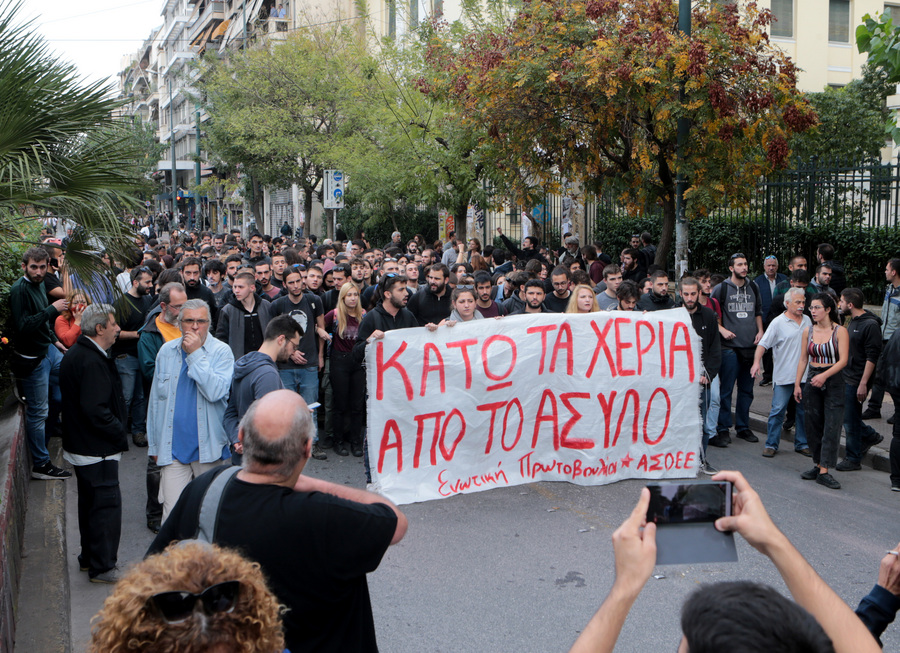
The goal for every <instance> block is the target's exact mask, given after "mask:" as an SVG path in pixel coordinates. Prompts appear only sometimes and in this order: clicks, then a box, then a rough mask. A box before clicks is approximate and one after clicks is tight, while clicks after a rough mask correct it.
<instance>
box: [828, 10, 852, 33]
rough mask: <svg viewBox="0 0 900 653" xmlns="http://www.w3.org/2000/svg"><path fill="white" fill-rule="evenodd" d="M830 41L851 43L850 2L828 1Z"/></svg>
mask: <svg viewBox="0 0 900 653" xmlns="http://www.w3.org/2000/svg"><path fill="white" fill-rule="evenodd" d="M828 40H829V41H830V42H832V43H849V42H850V0H828Z"/></svg>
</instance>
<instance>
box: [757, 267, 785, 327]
mask: <svg viewBox="0 0 900 653" xmlns="http://www.w3.org/2000/svg"><path fill="white" fill-rule="evenodd" d="M787 280H788V278H787V277H786V276H784V275H783V274H781V272H776V273H775V286H776V287H778V284H779V283H781V282H782V281H787ZM753 283H755V284H756V289H757V290H759V299H760V301H761V302H762V315H763V326H768V325H769V322H770V320H769V309H770V308H772V289H771V288H770V287H769V279H768V277H766V275H765V274H761V275H759V276H758V277H756V278H755V279H754V280H753Z"/></svg>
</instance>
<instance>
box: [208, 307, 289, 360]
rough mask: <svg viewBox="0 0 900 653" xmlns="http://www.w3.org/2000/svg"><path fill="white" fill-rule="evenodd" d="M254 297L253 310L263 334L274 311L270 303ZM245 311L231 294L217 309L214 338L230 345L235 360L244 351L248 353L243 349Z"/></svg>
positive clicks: (238, 358)
mask: <svg viewBox="0 0 900 653" xmlns="http://www.w3.org/2000/svg"><path fill="white" fill-rule="evenodd" d="M254 297H255V298H256V305H255V306H254V311H256V313H257V315H259V328H260V330H261V331H262V333H263V334H265V333H266V326H267V325H268V324H269V320H271V319H272V318H273V317H275V315H274V311H272V304H271V302H267V301H263V300H261V299H260V298H259V296H258V295H254ZM246 313H247V309H245V308H244V305H243V304H241V302H239V301H238V300H237V297H235V296H234V295H233V294H232V296H231V297H230V298H229V300H228V303H226V304H225V305H224V306H223V307H222V310H221V311H219V324H218V326H217V327H216V339H218V340H221V341H222V342H224V343H226V344H227V345H228V346H229V347H231V353H232V354H234V359H235V360H240V358H241V357H242V356H243V355H244V354H245V353H249V352H245V351H244V324H245V323H246V320H245V319H244V315H245V314H246Z"/></svg>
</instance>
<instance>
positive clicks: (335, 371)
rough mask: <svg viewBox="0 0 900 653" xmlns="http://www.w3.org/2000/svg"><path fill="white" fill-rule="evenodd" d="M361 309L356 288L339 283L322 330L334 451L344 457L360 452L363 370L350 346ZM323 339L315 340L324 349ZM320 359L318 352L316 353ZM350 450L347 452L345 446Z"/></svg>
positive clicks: (357, 328) (363, 395) (364, 403)
mask: <svg viewBox="0 0 900 653" xmlns="http://www.w3.org/2000/svg"><path fill="white" fill-rule="evenodd" d="M363 315H365V311H364V310H363V309H362V306H361V305H360V299H359V290H357V288H356V286H354V285H353V284H352V283H345V284H344V285H343V286H341V291H340V293H339V294H338V302H337V307H336V308H335V309H334V310H331V311H329V312H328V313H327V314H326V315H325V331H326V332H327V333H326V335H327V336H328V338H329V340H330V342H331V367H330V379H331V387H332V389H333V392H334V395H333V396H334V413H333V414H334V451H335V453H336V454H337V455H339V456H346V455H347V454H348V453H350V451H352V452H353V455H354V456H356V457H359V456H362V455H363V450H362V424H363V416H364V413H365V409H366V371H365V369H364V368H363V366H362V365H361V364H360V363H358V362H356V361H354V359H353V346H354V345H355V344H356V335H357V333H358V332H359V324H360V322H362V318H363ZM324 343H325V338H322V339H320V340H319V346H320V348H324ZM320 358H321V353H320ZM348 445H349V446H350V451H347V446H348Z"/></svg>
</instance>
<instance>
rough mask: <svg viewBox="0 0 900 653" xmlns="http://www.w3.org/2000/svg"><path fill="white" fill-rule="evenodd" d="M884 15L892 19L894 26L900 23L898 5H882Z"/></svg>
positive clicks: (899, 6)
mask: <svg viewBox="0 0 900 653" xmlns="http://www.w3.org/2000/svg"><path fill="white" fill-rule="evenodd" d="M884 17H885V18H890V19H891V20H893V21H894V27H897V25H898V24H900V22H898V21H900V5H884Z"/></svg>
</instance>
